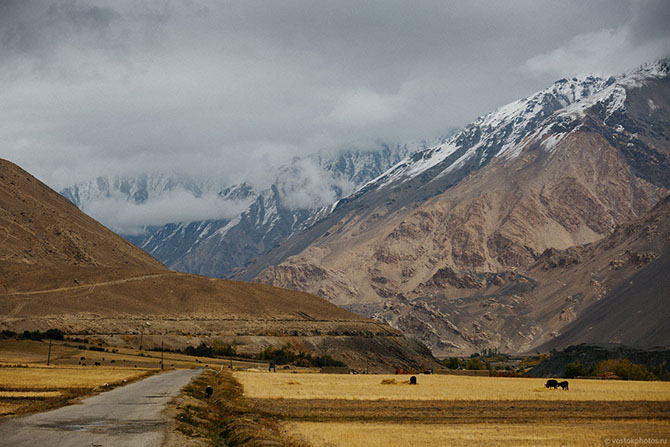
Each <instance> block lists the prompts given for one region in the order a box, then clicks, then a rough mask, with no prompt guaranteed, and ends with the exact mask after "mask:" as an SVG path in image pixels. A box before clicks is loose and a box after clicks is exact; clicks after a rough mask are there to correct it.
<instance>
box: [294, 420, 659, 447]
mask: <svg viewBox="0 0 670 447" xmlns="http://www.w3.org/2000/svg"><path fill="white" fill-rule="evenodd" d="M287 428H288V429H289V430H290V431H291V432H292V433H294V434H296V435H299V436H301V437H302V439H305V440H306V441H309V442H310V443H311V444H312V445H313V446H314V447H335V446H347V447H372V446H374V447H395V446H401V445H416V446H421V445H434V446H441V445H448V446H468V447H471V446H473V445H510V446H559V445H570V446H595V445H608V443H607V440H609V444H614V443H615V442H616V441H617V440H622V439H626V438H628V439H632V438H635V439H654V440H663V439H665V440H668V438H669V437H670V426H669V425H668V422H667V421H666V422H650V423H649V422H648V423H640V422H627V421H625V422H611V421H607V422H601V421H592V422H590V423H589V424H565V423H560V424H556V423H542V424H516V423H504V424H502V423H496V424H480V423H475V424H448V425H437V424H378V423H361V422H355V423H351V422H349V423H342V422H327V423H314V422H292V423H290V424H288V425H287ZM668 442H670V440H669V441H668Z"/></svg>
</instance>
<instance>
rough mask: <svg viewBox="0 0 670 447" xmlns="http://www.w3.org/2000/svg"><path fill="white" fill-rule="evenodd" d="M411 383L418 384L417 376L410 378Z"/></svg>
mask: <svg viewBox="0 0 670 447" xmlns="http://www.w3.org/2000/svg"><path fill="white" fill-rule="evenodd" d="M409 384H410V385H416V376H412V377H410V378H409Z"/></svg>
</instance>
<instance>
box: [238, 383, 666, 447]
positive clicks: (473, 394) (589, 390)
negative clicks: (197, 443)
mask: <svg viewBox="0 0 670 447" xmlns="http://www.w3.org/2000/svg"><path fill="white" fill-rule="evenodd" d="M235 377H236V378H237V379H238V380H239V381H240V382H241V383H242V385H243V387H244V395H245V396H246V406H247V407H248V408H250V409H251V410H253V412H254V413H256V414H260V415H262V416H263V417H265V418H271V419H276V420H280V421H284V426H285V428H286V429H287V430H288V432H289V433H290V434H292V435H294V436H298V437H299V438H300V439H302V440H304V441H305V442H308V443H310V444H311V445H313V446H315V447H325V446H328V447H336V446H342V447H345V446H346V447H358V446H361V447H363V446H365V447H381V446H384V447H385V446H398V445H454V446H465V445H468V446H472V445H514V446H535V445H538V446H548V445H552V446H553V445H577V446H581V445H584V446H586V445H603V443H606V442H607V440H610V444H616V443H622V442H619V441H620V440H622V439H633V438H635V439H638V438H639V439H651V440H655V441H656V442H654V443H656V444H658V443H660V442H663V441H665V442H670V384H669V383H667V382H625V381H597V380H570V390H569V391H560V390H553V389H552V390H549V389H546V388H545V387H544V382H545V380H544V379H525V378H489V377H468V376H432V375H425V376H424V375H421V376H418V377H417V378H418V385H409V384H408V382H409V377H408V376H390V375H386V376H384V375H331V374H304V375H303V374H291V375H289V374H280V373H277V374H268V373H253V372H236V373H235ZM652 442H653V441H652ZM605 445H607V444H605Z"/></svg>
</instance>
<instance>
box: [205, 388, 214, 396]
mask: <svg viewBox="0 0 670 447" xmlns="http://www.w3.org/2000/svg"><path fill="white" fill-rule="evenodd" d="M213 393H214V388H212V385H207V387H206V388H205V394H206V395H207V399H209V398H210V397H212V394H213Z"/></svg>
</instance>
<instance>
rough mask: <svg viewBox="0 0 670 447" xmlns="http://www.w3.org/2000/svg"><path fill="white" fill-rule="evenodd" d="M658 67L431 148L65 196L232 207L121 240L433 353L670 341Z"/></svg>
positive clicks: (584, 87) (83, 203)
mask: <svg viewBox="0 0 670 447" xmlns="http://www.w3.org/2000/svg"><path fill="white" fill-rule="evenodd" d="M669 73H670V62H669V61H668V60H662V61H657V62H654V63H649V64H646V65H644V66H642V67H640V68H638V69H636V70H633V71H631V72H629V73H625V74H622V75H617V76H610V77H604V78H601V77H596V76H586V77H580V78H571V79H561V80H559V81H557V82H555V83H554V84H553V85H551V86H550V87H548V88H547V89H544V90H542V91H539V92H537V93H535V94H533V95H531V96H529V97H527V98H524V99H521V100H518V101H515V102H512V103H510V104H508V105H506V106H503V107H500V108H499V109H497V110H495V111H493V112H491V113H489V114H486V115H484V116H482V117H480V118H478V119H476V120H475V121H474V122H472V123H471V124H470V125H468V126H466V127H465V128H463V129H462V130H460V131H458V132H456V133H454V134H452V135H451V136H449V137H446V138H443V139H441V140H440V141H439V142H438V144H435V145H431V146H426V145H423V146H422V145H417V146H416V147H407V146H396V147H384V148H382V149H381V150H380V151H372V152H350V153H345V154H342V155H341V156H339V157H336V158H331V159H324V158H318V157H314V158H310V159H296V160H294V161H293V162H292V163H291V164H289V165H287V166H284V167H282V168H281V169H279V170H278V173H277V175H276V179H275V181H274V182H273V184H272V185H271V186H270V187H269V188H265V189H261V190H257V189H256V188H254V187H252V186H250V185H247V184H242V185H237V186H233V187H225V186H224V185H212V184H199V183H197V182H195V181H193V180H187V179H178V178H177V179H175V178H172V179H164V178H163V177H160V176H159V177H160V178H152V177H151V176H148V177H146V178H140V179H133V180H129V179H109V180H106V179H99V180H96V181H94V182H89V183H85V184H80V185H76V186H74V187H72V188H68V189H66V190H65V191H63V194H64V195H65V196H66V197H68V198H69V199H70V200H71V201H72V202H73V203H75V204H77V205H78V206H79V207H81V208H82V209H83V210H86V209H87V206H88V204H90V203H96V201H99V200H101V198H104V197H108V196H110V195H119V194H120V195H121V196H122V197H124V200H127V201H130V202H137V203H146V202H147V201H150V200H151V197H152V196H154V195H155V196H156V197H159V196H160V194H165V191H173V190H175V189H181V190H185V191H188V193H189V194H191V195H192V196H194V197H195V196H198V195H206V194H216V195H217V197H219V198H220V199H221V200H222V201H224V202H226V203H229V204H240V203H241V204H243V205H244V207H243V210H242V211H241V212H239V213H237V214H235V215H234V216H229V217H226V218H217V219H200V220H194V221H192V222H190V223H173V224H168V225H160V226H147V227H146V228H144V229H143V233H141V234H140V235H139V236H137V235H127V237H128V239H130V240H131V241H133V242H135V243H136V244H137V245H139V246H140V247H142V248H144V249H145V250H146V251H147V252H148V253H150V254H152V255H153V256H154V257H156V258H157V259H158V260H160V261H161V262H163V263H165V264H166V265H168V266H169V267H171V268H175V269H177V270H182V271H188V272H195V273H201V274H205V275H210V276H220V277H234V278H237V279H242V280H254V281H259V282H263V283H267V284H271V285H276V286H280V287H284V288H289V289H294V290H300V291H308V292H311V293H314V294H317V295H320V296H322V297H324V298H326V299H328V300H329V301H331V302H333V303H335V304H337V305H339V306H342V307H345V308H346V309H349V310H351V311H353V312H355V313H358V314H361V315H365V316H370V317H374V318H376V319H379V320H383V321H385V322H388V323H389V324H391V325H392V326H393V327H395V328H397V329H400V330H401V331H403V332H404V333H406V334H409V335H412V336H414V337H416V338H417V339H419V340H421V341H422V342H424V343H426V344H427V345H428V346H429V347H430V348H431V349H432V350H433V352H434V353H435V354H436V355H439V356H444V355H453V354H469V353H472V352H476V351H480V350H482V349H486V348H497V349H499V350H500V351H504V352H510V353H522V352H529V351H533V350H536V349H551V348H560V347H564V346H567V344H569V343H575V342H580V341H590V342H595V343H608V342H615V343H625V344H629V345H634V346H652V345H654V344H664V345H670V330H668V329H667V328H668V327H670V325H669V324H668V323H669V322H670V306H669V305H668V304H670V303H668V302H667V300H668V295H667V293H666V292H665V291H666V290H668V287H670V275H667V274H665V273H663V272H664V271H665V269H666V264H667V257H668V256H669V255H668V253H669V252H670V247H669V243H670V242H669V241H670V235H669V234H668V232H669V231H670V229H669V228H670V226H669V225H668V222H667V221H668V212H669V211H668V201H667V199H665V197H667V196H668V194H669V193H670V106H669V104H670V75H669ZM313 169H317V170H318V172H320V173H321V174H320V176H321V177H323V178H325V183H324V182H321V183H319V185H320V187H319V188H317V187H315V183H313V182H312V183H310V180H309V179H310V178H313V176H312V177H310V176H309V175H308V173H310V172H312V171H313ZM323 185H326V186H325V187H324V186H323ZM152 188H153V189H152ZM153 191H155V192H153ZM161 191H163V192H161ZM143 201H144V202H143ZM245 201H246V202H245ZM648 282H651V283H652V286H647V285H645V284H647V283H648Z"/></svg>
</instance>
